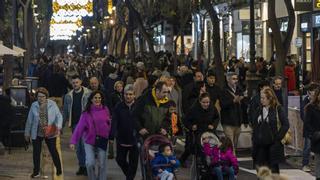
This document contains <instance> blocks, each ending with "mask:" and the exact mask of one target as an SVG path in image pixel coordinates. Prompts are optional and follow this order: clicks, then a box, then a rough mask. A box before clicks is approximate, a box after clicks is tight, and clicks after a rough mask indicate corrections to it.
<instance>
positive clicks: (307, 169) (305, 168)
mask: <svg viewBox="0 0 320 180" xmlns="http://www.w3.org/2000/svg"><path fill="white" fill-rule="evenodd" d="M302 171H304V172H311V169H310V168H309V167H308V166H303V167H302Z"/></svg>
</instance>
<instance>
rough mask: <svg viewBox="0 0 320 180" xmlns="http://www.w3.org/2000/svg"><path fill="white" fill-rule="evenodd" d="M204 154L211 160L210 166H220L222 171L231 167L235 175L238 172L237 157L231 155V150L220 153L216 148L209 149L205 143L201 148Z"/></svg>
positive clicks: (208, 145)
mask: <svg viewBox="0 0 320 180" xmlns="http://www.w3.org/2000/svg"><path fill="white" fill-rule="evenodd" d="M203 151H204V154H205V155H206V156H209V157H210V158H211V165H212V166H213V167H215V166H221V167H222V169H225V168H228V167H233V169H234V171H235V173H236V174H238V171H239V164H238V160H237V157H236V156H235V155H234V154H233V151H232V149H231V148H229V149H227V150H226V151H225V152H223V151H221V150H220V149H219V148H218V147H217V146H214V147H210V144H209V143H205V144H204V147H203Z"/></svg>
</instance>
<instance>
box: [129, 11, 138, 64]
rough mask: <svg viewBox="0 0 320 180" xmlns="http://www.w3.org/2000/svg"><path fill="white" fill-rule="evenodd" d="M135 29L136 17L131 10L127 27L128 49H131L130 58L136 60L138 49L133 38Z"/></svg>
mask: <svg viewBox="0 0 320 180" xmlns="http://www.w3.org/2000/svg"><path fill="white" fill-rule="evenodd" d="M133 31H134V17H133V13H132V11H130V10H129V21H128V27H127V39H128V50H129V52H128V53H129V58H130V59H131V60H132V61H134V59H135V56H136V54H135V53H136V50H135V45H134V39H133Z"/></svg>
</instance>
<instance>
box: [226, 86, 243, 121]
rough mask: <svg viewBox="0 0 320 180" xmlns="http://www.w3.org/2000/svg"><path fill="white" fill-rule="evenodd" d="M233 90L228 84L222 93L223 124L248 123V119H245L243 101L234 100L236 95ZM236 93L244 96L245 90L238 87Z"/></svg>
mask: <svg viewBox="0 0 320 180" xmlns="http://www.w3.org/2000/svg"><path fill="white" fill-rule="evenodd" d="M231 92H232V90H231V88H230V87H229V86H227V87H225V88H224V89H223V90H222V93H221V98H220V104H221V124H222V125H228V126H236V127H240V126H241V124H247V123H248V120H247V119H243V111H242V107H241V103H240V104H239V103H234V102H233V99H234V96H233V95H232V94H231ZM235 95H239V96H243V91H242V90H241V89H240V88H239V87H237V89H236V92H235Z"/></svg>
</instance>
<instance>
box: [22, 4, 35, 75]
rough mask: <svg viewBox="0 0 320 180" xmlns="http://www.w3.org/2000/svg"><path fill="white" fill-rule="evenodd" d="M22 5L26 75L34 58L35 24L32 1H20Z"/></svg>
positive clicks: (24, 69)
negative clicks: (33, 39)
mask: <svg viewBox="0 0 320 180" xmlns="http://www.w3.org/2000/svg"><path fill="white" fill-rule="evenodd" d="M19 2H20V4H21V5H22V6H23V39H24V48H25V49H26V52H25V53H24V62H23V71H24V74H26V72H27V69H28V65H29V63H30V59H31V57H32V36H33V35H32V33H33V22H32V11H31V0H27V1H26V2H25V3H23V2H22V1H21V0H19Z"/></svg>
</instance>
